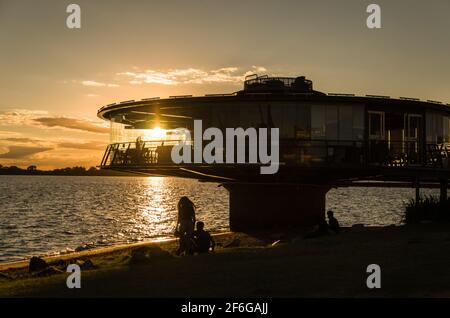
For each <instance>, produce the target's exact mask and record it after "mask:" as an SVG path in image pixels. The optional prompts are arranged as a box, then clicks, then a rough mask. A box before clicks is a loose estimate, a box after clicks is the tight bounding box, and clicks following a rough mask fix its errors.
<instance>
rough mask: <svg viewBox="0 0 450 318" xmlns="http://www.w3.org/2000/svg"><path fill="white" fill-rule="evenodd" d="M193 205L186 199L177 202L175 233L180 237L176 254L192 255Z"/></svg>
mask: <svg viewBox="0 0 450 318" xmlns="http://www.w3.org/2000/svg"><path fill="white" fill-rule="evenodd" d="M194 227H195V205H194V203H193V202H192V201H191V200H189V198H188V197H182V198H181V199H180V201H178V220H177V225H176V232H177V234H178V236H179V237H180V247H179V249H178V252H177V254H182V253H184V254H193V252H194V251H193V250H194V246H193V245H194V242H193V238H194Z"/></svg>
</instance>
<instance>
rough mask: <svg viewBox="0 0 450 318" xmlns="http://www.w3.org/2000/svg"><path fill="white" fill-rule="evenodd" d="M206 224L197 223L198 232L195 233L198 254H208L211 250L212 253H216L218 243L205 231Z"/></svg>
mask: <svg viewBox="0 0 450 318" xmlns="http://www.w3.org/2000/svg"><path fill="white" fill-rule="evenodd" d="M204 227H205V224H204V223H203V222H197V230H196V231H194V239H195V242H196V244H197V252H198V253H199V254H201V253H208V252H209V249H210V248H211V252H214V247H215V246H216V242H214V239H213V238H212V236H211V234H209V232H208V231H205V230H204Z"/></svg>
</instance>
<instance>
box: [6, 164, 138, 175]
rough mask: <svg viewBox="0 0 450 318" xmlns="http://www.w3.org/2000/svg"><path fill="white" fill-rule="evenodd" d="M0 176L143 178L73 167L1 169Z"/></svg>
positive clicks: (119, 172)
mask: <svg viewBox="0 0 450 318" xmlns="http://www.w3.org/2000/svg"><path fill="white" fill-rule="evenodd" d="M0 175H13V176H87V177H104V176H106V177H109V176H115V177H121V176H122V177H130V176H134V177H141V176H145V175H142V174H135V173H129V172H121V171H115V170H102V169H97V168H95V167H91V168H89V169H86V168H85V167H71V168H69V167H68V168H62V169H54V170H38V169H36V168H35V166H30V167H28V168H27V169H22V168H19V167H15V166H12V167H1V166H0Z"/></svg>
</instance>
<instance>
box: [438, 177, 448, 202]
mask: <svg viewBox="0 0 450 318" xmlns="http://www.w3.org/2000/svg"><path fill="white" fill-rule="evenodd" d="M439 182H440V184H441V187H440V188H441V193H440V196H439V201H440V202H441V203H443V202H445V201H447V190H448V180H447V179H441V180H439Z"/></svg>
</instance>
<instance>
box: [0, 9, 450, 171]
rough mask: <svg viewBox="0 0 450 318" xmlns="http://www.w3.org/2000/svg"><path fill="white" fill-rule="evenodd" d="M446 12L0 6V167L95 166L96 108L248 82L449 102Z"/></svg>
mask: <svg viewBox="0 0 450 318" xmlns="http://www.w3.org/2000/svg"><path fill="white" fill-rule="evenodd" d="M70 3H77V4H79V5H80V6H81V19H82V22H81V23H82V28H81V29H80V30H70V29H68V28H67V27H66V18H67V16H68V14H67V13H66V7H67V5H68V4H70ZM370 3H377V4H379V5H380V6H381V8H382V29H380V30H369V29H368V28H367V27H366V18H367V16H368V14H367V13H366V7H367V5H368V4H370ZM449 14H450V1H449V0H431V1H419V0H395V1H379V0H375V1H363V0H346V1H335V0H327V1H325V0H320V1H301V0H292V1H291V0H280V1H264V0H258V1H256V0H236V1H233V0H226V1H225V0H224V1H219V0H179V1H171V0H164V1H156V0H155V1H153V0H148V1H143V0H142V1H139V0H134V1H116V0H86V1H82V0H72V1H63V0H53V1H50V0H39V1H35V0H29V1H25V0H0V74H1V77H0V97H1V99H0V164H2V165H8V166H9V165H17V166H23V167H26V166H28V165H31V164H35V165H37V166H38V168H40V169H53V168H56V167H66V166H75V165H83V166H86V167H89V166H95V165H98V164H99V162H100V160H101V156H102V153H103V151H104V149H105V147H106V145H107V143H108V141H109V136H108V124H107V123H104V122H102V121H101V120H99V119H98V118H97V117H96V113H97V109H98V108H100V107H101V106H103V105H106V104H110V103H113V102H118V101H123V100H130V99H140V98H146V97H154V96H160V97H167V96H169V95H182V94H193V95H202V94H208V93H225V92H234V91H237V90H239V89H240V88H241V87H242V80H243V77H244V76H245V74H248V73H253V72H257V73H260V74H265V73H267V74H269V75H281V76H297V75H305V76H307V77H308V78H309V79H312V80H313V81H314V87H315V89H317V90H319V91H324V92H335V93H336V92H340V93H356V94H380V95H391V96H409V97H418V98H421V99H432V100H440V101H444V102H446V103H450V90H449V88H450V61H449V56H450V33H449V30H450V19H449Z"/></svg>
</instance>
